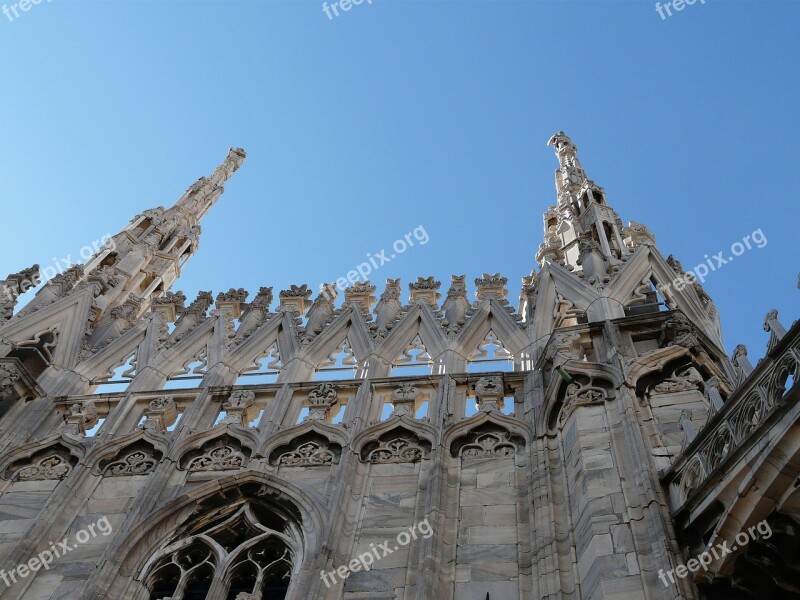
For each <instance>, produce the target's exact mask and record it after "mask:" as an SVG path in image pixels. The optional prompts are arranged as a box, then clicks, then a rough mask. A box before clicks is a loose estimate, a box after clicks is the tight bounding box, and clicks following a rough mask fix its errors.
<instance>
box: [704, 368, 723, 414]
mask: <svg viewBox="0 0 800 600" xmlns="http://www.w3.org/2000/svg"><path fill="white" fill-rule="evenodd" d="M719 386H720V383H719V378H718V377H710V378H709V379H708V381H706V382H705V383H704V384H703V395H704V396H705V398H706V400H708V403H709V404H710V405H711V414H714V413H716V412H718V411H720V410H722V404H723V400H722V394H720V392H719Z"/></svg>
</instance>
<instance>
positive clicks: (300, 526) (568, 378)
mask: <svg viewBox="0 0 800 600" xmlns="http://www.w3.org/2000/svg"><path fill="white" fill-rule="evenodd" d="M549 144H550V145H551V146H552V147H553V149H554V150H555V154H556V158H557V160H558V167H557V168H556V170H555V186H556V201H555V203H554V204H553V205H552V206H550V207H548V208H547V210H546V211H545V213H544V241H543V243H542V244H541V245H540V246H539V248H538V251H537V252H536V254H535V265H534V264H533V263H534V260H533V259H532V260H531V263H532V265H531V267H532V270H531V272H530V273H529V274H517V276H521V275H524V276H523V277H522V289H521V293H520V297H519V302H518V303H517V304H516V306H515V305H512V304H511V302H510V300H509V298H508V290H507V289H506V284H507V281H508V280H507V278H506V277H504V276H502V275H500V274H499V273H494V274H492V273H484V274H482V275H480V274H478V273H473V274H471V278H470V279H471V280H472V279H473V278H474V285H472V284H470V282H469V281H468V280H467V276H466V275H453V276H452V278H451V281H449V282H445V287H446V292H445V288H443V287H442V282H440V281H437V280H436V279H435V278H434V277H429V276H427V275H426V276H422V277H418V278H417V280H416V281H411V282H407V283H408V287H407V290H404V289H403V285H402V284H401V281H400V280H399V279H391V278H390V279H386V281H385V284H384V283H382V282H381V283H380V286H381V288H382V289H380V290H379V289H378V285H377V284H378V283H379V282H374V283H373V282H370V281H358V282H356V283H355V284H353V285H350V286H348V287H346V288H344V289H341V290H340V289H338V288H337V287H335V286H333V285H326V286H324V287H323V289H322V290H321V291H320V293H319V294H318V295H317V294H315V290H314V286H313V285H312V286H311V287H309V285H308V284H299V285H292V286H291V287H290V288H289V289H285V290H279V291H277V292H276V293H274V292H273V289H272V288H271V287H262V288H260V289H259V290H257V291H255V293H253V294H251V293H249V292H248V291H246V290H244V289H230V290H229V291H225V292H222V293H218V294H216V295H214V294H212V293H211V292H200V293H199V294H198V295H197V297H196V298H193V299H187V298H186V297H185V296H184V295H183V294H182V293H181V292H180V291H177V290H176V289H175V286H176V282H177V280H178V279H179V277H180V274H181V271H182V269H183V267H184V265H185V264H186V261H188V260H189V259H191V257H192V256H193V255H194V254H195V252H197V251H198V245H199V241H200V237H201V227H200V225H201V222H202V221H203V219H206V218H209V219H211V218H213V217H209V216H208V213H209V211H210V210H211V209H212V208H213V206H214V204H215V203H216V202H217V201H218V200H219V199H220V197H221V195H222V193H223V185H224V184H225V182H226V181H227V180H228V179H229V178H230V177H232V176H233V175H234V173H235V171H236V170H237V169H239V168H240V167H242V165H243V163H244V161H245V158H246V155H245V152H244V151H243V150H241V149H231V150H230V152H229V154H228V156H227V157H226V158H225V160H224V161H223V162H222V164H220V165H219V167H217V169H216V170H215V171H214V172H213V174H212V175H211V176H209V177H207V178H206V177H202V178H200V179H199V180H198V181H197V182H196V183H195V184H193V185H192V186H191V187H190V188H189V189H188V190H187V191H186V192H185V193H184V195H183V196H182V197H181V198H179V199H178V200H177V202H175V204H174V205H173V206H172V207H171V208H167V209H165V208H163V207H158V208H152V209H148V210H145V211H144V212H142V213H141V214H139V215H137V216H136V217H134V218H133V219H132V220H131V221H130V223H128V225H127V226H125V227H124V228H123V229H122V231H120V232H119V233H118V234H116V235H114V236H111V237H110V239H108V240H107V243H104V244H102V245H100V246H98V247H97V248H96V252H93V253H92V255H91V256H90V257H89V258H88V259H87V260H86V262H85V263H84V264H80V265H73V266H70V267H69V268H68V269H66V270H64V271H63V272H62V273H60V274H58V275H56V276H55V277H53V278H51V279H49V280H48V281H47V282H46V283H44V284H43V285H41V287H40V288H39V290H38V293H36V295H35V297H34V298H33V299H32V300H31V301H30V302H28V303H27V304H26V305H24V306H17V304H18V298H19V296H20V295H21V294H22V293H23V292H25V291H26V290H27V289H28V288H30V287H33V286H35V285H36V283H37V281H38V280H39V278H40V275H39V267H38V266H36V265H34V266H33V267H31V268H28V269H25V270H23V271H20V272H19V273H14V274H11V275H9V276H8V277H7V278H6V279H5V280H0V292H2V293H0V598H1V599H3V600H5V599H8V600H12V599H13V600H100V599H109V600H201V599H206V600H283V599H285V600H307V599H314V600H317V599H319V600H545V599H546V600H675V599H679V598H681V599H693V600H702V599H704V600H755V599H758V600H800V423H798V419H799V418H800V402H799V401H800V385H797V383H796V381H797V375H798V362H800V322H797V323H795V324H794V325H792V326H791V327H789V328H788V329H786V327H784V325H782V324H781V321H780V320H779V318H778V314H777V311H775V310H772V311H770V312H769V313H768V314H767V316H766V319H765V321H764V325H763V327H764V330H765V332H766V334H765V346H766V348H765V350H764V351H763V352H761V351H759V352H758V355H759V356H761V355H762V354H763V358H761V359H760V360H758V361H754V362H756V364H755V365H753V364H752V362H751V361H750V360H749V359H748V352H747V349H746V348H745V347H744V346H741V345H740V346H737V347H736V350H735V352H734V353H733V356H728V355H727V353H726V352H725V349H724V346H723V341H722V332H721V326H720V320H719V316H718V313H717V310H716V308H715V305H714V303H713V301H712V300H711V298H710V297H709V295H708V294H707V293H706V292H705V291H704V289H703V287H702V286H701V284H700V283H699V282H698V281H697V280H696V279H695V278H694V277H692V275H691V273H687V272H686V271H685V270H684V269H683V267H682V266H681V263H680V262H679V261H678V260H677V259H676V258H674V257H673V256H668V257H665V256H664V255H663V254H662V253H661V252H660V251H659V249H658V247H657V245H656V241H655V236H654V234H653V232H651V230H650V229H649V228H648V227H647V226H645V225H643V224H640V223H636V222H632V221H631V222H629V223H628V225H627V226H625V225H623V222H622V220H621V219H620V217H619V216H618V214H617V213H616V211H615V210H614V209H613V208H612V206H611V199H610V198H609V197H608V196H607V194H606V192H605V190H604V189H603V188H602V187H600V186H599V185H597V184H596V183H595V182H594V181H592V180H591V179H589V178H588V176H587V175H586V173H585V171H584V169H583V167H582V165H581V163H580V161H579V158H578V151H577V147H576V145H575V144H574V143H573V142H572V140H570V138H569V137H567V136H566V135H565V134H564V133H563V132H559V133H557V134H556V135H554V136H553V137H552V138H551V139H550V141H549ZM5 226H6V227H8V226H9V224H6V225H5ZM23 266H25V265H20V268H21V267H23ZM467 266H468V265H465V268H466V267H467ZM501 266H502V265H498V268H500V267H501ZM390 269H391V268H390V267H387V271H389V270H390ZM387 275H391V273H388V272H387ZM423 275H425V274H423ZM478 275H480V276H478ZM476 276H477V278H476ZM210 284H211V282H209V285H210ZM768 308H769V307H765V310H766V309H768Z"/></svg>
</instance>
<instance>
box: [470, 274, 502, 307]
mask: <svg viewBox="0 0 800 600" xmlns="http://www.w3.org/2000/svg"><path fill="white" fill-rule="evenodd" d="M507 283H508V277H503V276H501V275H500V273H495V274H494V275H490V274H489V273H484V274H483V277H479V278H478V279H476V280H475V285H476V286H477V287H478V289H477V290H476V291H475V296H476V297H477V298H478V302H483V301H485V300H489V299H492V298H494V299H496V300H500V301H503V300H505V299H506V296H508V290H507V289H506V284H507Z"/></svg>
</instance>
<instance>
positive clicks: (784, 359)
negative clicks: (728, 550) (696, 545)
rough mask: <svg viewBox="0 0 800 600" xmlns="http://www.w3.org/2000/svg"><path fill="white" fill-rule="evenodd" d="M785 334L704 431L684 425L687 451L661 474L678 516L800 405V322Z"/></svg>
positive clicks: (776, 341) (772, 342) (770, 345)
mask: <svg viewBox="0 0 800 600" xmlns="http://www.w3.org/2000/svg"><path fill="white" fill-rule="evenodd" d="M768 316H769V315H768ZM781 333H782V335H781V336H780V338H779V339H774V338H775V336H774V335H773V339H771V340H770V344H769V349H768V352H767V355H766V357H765V358H764V359H762V360H761V361H760V362H759V363H758V365H757V366H756V368H755V369H754V370H753V371H752V372H751V373H749V375H748V376H747V377H746V379H744V380H743V381H741V383H740V384H739V385H738V387H737V388H736V390H735V391H734V393H733V394H732V395H731V397H730V398H728V400H727V401H726V402H725V403H724V404H723V405H722V407H721V408H720V410H719V411H717V412H716V413H714V414H712V416H711V418H710V419H709V421H708V423H706V425H705V427H703V429H701V430H700V431H699V432H695V431H693V428H692V427H691V426H690V424H691V420H690V419H689V418H682V419H681V422H682V423H684V422H685V423H687V426H686V427H685V428H684V434H685V444H684V450H683V452H682V453H681V455H680V456H679V457H678V458H677V460H676V461H675V462H674V463H673V465H672V466H671V467H670V468H668V469H666V470H665V471H664V472H663V473H662V483H663V484H664V485H665V486H666V487H667V489H668V491H669V501H670V505H671V508H672V510H673V512H677V511H678V510H679V509H680V508H681V507H683V506H684V505H685V504H686V502H687V500H690V499H691V498H692V497H693V496H694V495H695V494H700V493H701V488H702V487H703V485H704V484H705V483H706V482H708V481H709V480H710V479H711V478H712V475H715V474H718V473H725V472H726V471H727V470H728V468H729V466H730V465H732V464H733V462H734V461H735V460H736V459H737V457H738V456H741V454H742V452H744V451H746V449H747V448H750V447H752V445H753V444H754V443H756V442H757V441H758V440H759V439H760V438H761V437H762V435H763V433H764V432H765V431H767V430H768V429H769V427H770V426H771V424H772V423H774V422H775V421H776V420H777V419H778V418H780V415H782V414H784V413H785V412H786V411H787V410H788V409H789V408H791V406H792V405H794V404H796V403H797V402H798V401H800V394H790V393H789V391H790V389H797V387H798V386H797V382H798V379H799V378H800V369H799V368H798V365H800V321H797V322H795V324H794V325H793V326H792V328H791V329H790V330H789V331H788V332H781Z"/></svg>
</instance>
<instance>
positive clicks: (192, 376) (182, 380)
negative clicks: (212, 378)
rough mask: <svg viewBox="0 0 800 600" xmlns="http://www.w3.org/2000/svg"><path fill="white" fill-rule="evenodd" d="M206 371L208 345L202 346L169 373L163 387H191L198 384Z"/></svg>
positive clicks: (172, 388) (168, 388) (171, 388)
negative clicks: (178, 367)
mask: <svg viewBox="0 0 800 600" xmlns="http://www.w3.org/2000/svg"><path fill="white" fill-rule="evenodd" d="M207 372H208V347H207V346H203V347H202V348H201V349H200V351H198V352H197V354H195V355H194V356H193V357H192V358H190V359H189V360H187V361H186V362H185V363H184V364H183V367H182V368H181V369H178V370H177V371H173V372H172V373H170V376H169V378H168V379H167V381H166V383H165V384H164V387H163V388H162V389H165V390H174V389H180V388H191V387H197V386H199V385H200V382H201V381H202V380H203V377H204V376H205V374H206V373H207Z"/></svg>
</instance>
